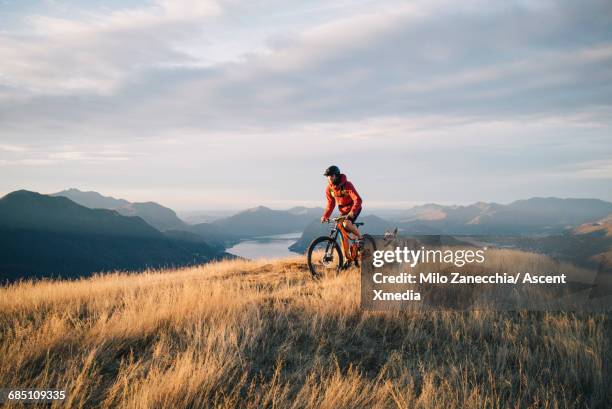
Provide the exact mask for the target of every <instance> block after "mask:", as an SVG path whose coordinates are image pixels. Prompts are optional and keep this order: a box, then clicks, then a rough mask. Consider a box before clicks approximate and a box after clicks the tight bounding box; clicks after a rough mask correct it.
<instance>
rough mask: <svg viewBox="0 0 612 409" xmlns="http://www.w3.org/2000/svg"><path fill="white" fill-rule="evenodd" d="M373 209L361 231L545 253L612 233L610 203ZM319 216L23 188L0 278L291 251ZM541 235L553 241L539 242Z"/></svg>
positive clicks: (9, 220)
mask: <svg viewBox="0 0 612 409" xmlns="http://www.w3.org/2000/svg"><path fill="white" fill-rule="evenodd" d="M366 212H367V203H366V207H365V210H364V214H363V215H362V216H361V217H360V221H363V222H365V225H364V226H363V227H362V232H365V233H370V234H383V233H384V232H385V231H386V230H389V229H393V228H395V227H398V228H399V230H400V233H401V234H405V235H423V234H443V235H489V236H491V235H501V236H503V235H526V236H530V237H527V238H525V239H521V240H519V241H516V240H515V244H516V243H521V245H518V247H522V248H528V249H536V250H537V249H538V248H539V249H545V250H546V251H554V249H555V246H557V247H559V246H561V247H563V244H562V243H566V244H567V243H569V242H570V241H572V240H574V241H576V240H578V241H579V242H578V243H579V245H580V246H582V247H585V245H584V243H587V244H588V243H590V242H589V240H597V245H596V246H595V247H597V248H598V250H600V254H607V253H606V249H607V247H606V243H607V239H606V240H605V241H602V240H603V239H601V238H600V237H609V234H610V233H609V231H610V223H611V222H610V220H612V203H609V202H605V201H602V200H598V199H559V198H531V199H526V200H518V201H515V202H512V203H510V204H506V205H504V204H498V203H484V202H478V203H474V204H471V205H467V206H458V205H454V206H445V205H439V204H434V203H430V204H426V205H422V206H415V207H413V208H410V209H406V210H404V211H394V212H393V213H392V216H391V213H387V214H389V216H390V217H388V218H387V219H383V218H380V217H378V216H376V215H375V214H372V213H371V212H370V214H368V213H366ZM374 212H376V211H374ZM322 213H323V209H322V208H316V207H315V208H309V207H302V206H298V207H293V208H290V209H287V210H274V209H270V208H268V207H265V206H258V207H254V208H251V209H247V210H244V211H242V212H238V213H236V214H234V215H231V216H227V217H220V218H217V219H215V220H213V221H211V222H208V223H198V224H189V223H186V222H185V221H183V220H181V219H180V218H179V217H178V216H177V214H176V212H174V211H173V210H172V209H170V208H168V207H164V206H162V205H160V204H158V203H155V202H140V203H139V202H135V203H132V202H129V201H127V200H125V199H116V198H114V197H109V196H103V195H101V194H99V193H97V192H83V191H80V190H77V189H68V190H64V191H62V192H58V193H54V194H52V195H42V194H39V193H35V192H28V191H24V190H21V191H16V192H12V193H10V194H8V195H6V196H5V197H3V198H2V199H0V244H2V248H1V249H0V257H2V258H1V262H0V274H2V277H0V278H7V277H8V278H15V277H28V276H44V275H48V274H65V275H67V276H70V275H71V274H83V273H87V272H93V271H104V270H112V269H127V268H129V269H138V268H144V267H155V266H162V265H171V264H174V265H181V264H188V263H193V262H202V261H207V260H211V259H215V258H219V257H223V256H224V255H225V256H227V254H226V253H224V249H225V248H227V247H230V246H232V245H233V244H235V243H237V242H239V241H241V240H244V239H249V238H256V237H258V236H267V235H274V234H284V233H294V232H302V234H301V237H300V239H299V240H298V241H297V242H295V243H294V244H293V245H292V246H291V247H290V249H291V250H292V251H295V252H298V253H301V252H303V251H305V249H306V248H307V246H308V244H309V243H310V241H311V240H312V239H314V238H315V237H317V236H319V235H323V234H328V233H329V228H330V226H329V225H322V224H321V223H320V222H319V218H320V216H321V214H322ZM606 229H607V230H606ZM602 231H604V233H602ZM605 232H608V233H605ZM538 235H540V236H547V237H548V239H547V241H546V240H536V239H534V237H536V236H538ZM499 240H500V242H503V240H506V239H503V238H501V239H499ZM585 248H588V246H586V247H585ZM585 251H586V250H585ZM585 254H586V253H585ZM589 257H590V256H589Z"/></svg>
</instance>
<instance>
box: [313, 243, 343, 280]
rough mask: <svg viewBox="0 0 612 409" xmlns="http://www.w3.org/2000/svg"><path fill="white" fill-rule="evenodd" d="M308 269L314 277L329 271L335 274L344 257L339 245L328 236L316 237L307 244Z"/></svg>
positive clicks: (326, 273) (316, 277)
mask: <svg viewBox="0 0 612 409" xmlns="http://www.w3.org/2000/svg"><path fill="white" fill-rule="evenodd" d="M307 260H308V269H309V270H310V274H312V277H313V278H315V279H318V278H322V277H324V276H325V275H328V274H330V273H333V274H337V273H338V271H339V270H340V267H342V263H343V261H344V258H343V256H342V252H341V251H340V246H339V245H338V243H337V242H336V241H335V240H332V239H331V238H329V237H325V236H321V237H317V238H316V239H314V240H313V241H312V243H310V246H308V253H307Z"/></svg>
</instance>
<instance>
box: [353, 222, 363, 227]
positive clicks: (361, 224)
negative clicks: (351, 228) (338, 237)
mask: <svg viewBox="0 0 612 409" xmlns="http://www.w3.org/2000/svg"><path fill="white" fill-rule="evenodd" d="M353 224H354V225H355V226H363V222H361V223H353Z"/></svg>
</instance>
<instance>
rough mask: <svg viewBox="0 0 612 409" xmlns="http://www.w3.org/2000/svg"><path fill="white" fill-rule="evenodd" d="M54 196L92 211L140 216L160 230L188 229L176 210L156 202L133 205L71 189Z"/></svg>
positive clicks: (92, 192)
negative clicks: (106, 210)
mask: <svg viewBox="0 0 612 409" xmlns="http://www.w3.org/2000/svg"><path fill="white" fill-rule="evenodd" d="M52 196H64V197H67V198H68V199H70V200H72V201H73V202H75V203H78V204H80V205H82V206H85V207H88V208H90V209H109V210H115V211H117V212H119V213H120V214H122V215H124V216H139V217H141V218H142V219H144V220H145V221H146V222H147V223H149V224H150V225H151V226H153V227H155V228H156V229H159V230H162V231H164V230H176V229H178V230H180V229H185V228H186V226H187V225H186V223H185V222H183V221H182V220H181V219H179V218H178V216H177V215H176V213H175V212H174V210H172V209H169V208H167V207H164V206H162V205H160V204H159V203H156V202H151V201H149V202H142V203H131V202H128V201H127V200H125V199H116V198H114V197H112V196H104V195H102V194H100V193H98V192H94V191H87V192H84V191H82V190H79V189H76V188H70V189H66V190H63V191H61V192H58V193H54V194H53V195H52Z"/></svg>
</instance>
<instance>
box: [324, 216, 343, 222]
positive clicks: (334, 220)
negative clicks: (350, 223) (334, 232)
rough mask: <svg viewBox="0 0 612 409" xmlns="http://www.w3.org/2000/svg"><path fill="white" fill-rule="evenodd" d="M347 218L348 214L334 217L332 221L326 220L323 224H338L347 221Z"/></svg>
mask: <svg viewBox="0 0 612 409" xmlns="http://www.w3.org/2000/svg"><path fill="white" fill-rule="evenodd" d="M347 218H348V214H347V215H344V216H338V217H334V218H332V219H327V220H326V221H325V223H331V222H334V223H338V222H339V221H342V220H344V219H347Z"/></svg>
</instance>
